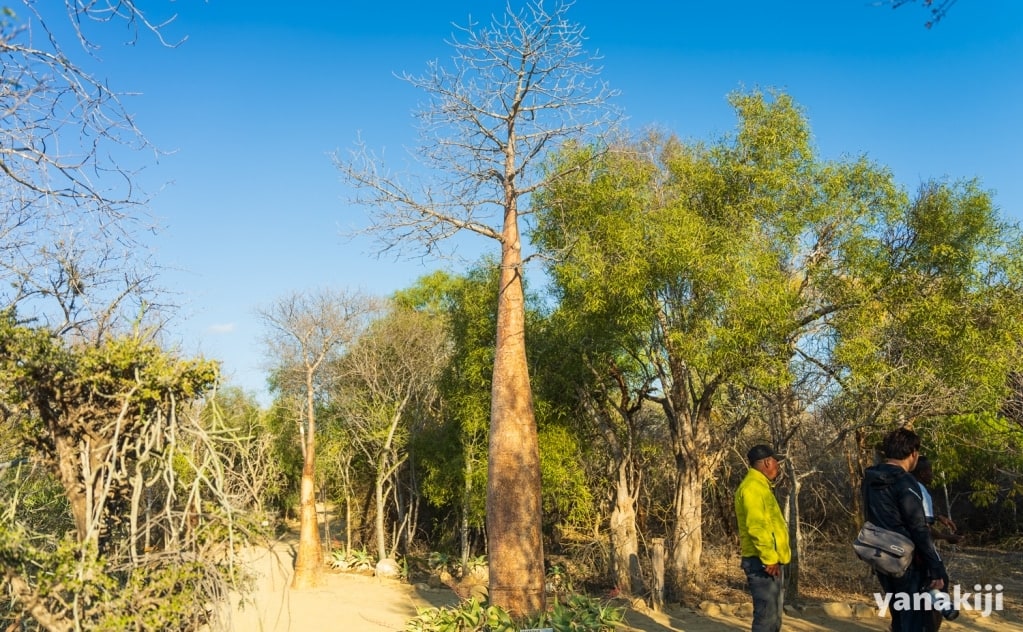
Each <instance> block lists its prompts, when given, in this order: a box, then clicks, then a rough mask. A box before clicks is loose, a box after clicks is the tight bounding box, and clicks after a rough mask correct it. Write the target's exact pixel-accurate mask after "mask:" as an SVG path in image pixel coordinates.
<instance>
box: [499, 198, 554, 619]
mask: <svg viewBox="0 0 1023 632" xmlns="http://www.w3.org/2000/svg"><path fill="white" fill-rule="evenodd" d="M505 219H506V221H505V232H504V234H503V240H502V244H501V276H500V289H499V291H498V306H497V341H496V343H497V345H496V351H495V357H494V377H493V380H494V382H493V387H492V391H491V398H492V399H491V411H490V454H489V463H488V477H487V531H488V538H487V540H488V545H489V551H488V557H489V563H490V601H491V603H493V604H495V605H498V606H501V607H503V608H505V609H506V610H508V611H510V612H512V613H514V614H515V615H528V614H533V613H535V612H538V611H540V610H542V609H543V608H544V605H545V595H544V570H543V539H542V533H541V503H540V452H539V447H538V439H537V430H536V421H535V418H534V416H533V397H532V391H531V389H530V384H529V370H528V365H527V363H526V340H525V296H524V289H523V286H522V252H521V245H520V243H519V235H518V227H517V226H516V223H515V207H514V204H510V205H509V206H508V208H507V209H506V218H505Z"/></svg>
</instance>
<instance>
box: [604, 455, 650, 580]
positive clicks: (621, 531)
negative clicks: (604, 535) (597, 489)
mask: <svg viewBox="0 0 1023 632" xmlns="http://www.w3.org/2000/svg"><path fill="white" fill-rule="evenodd" d="M611 574H612V578H613V580H614V582H615V586H617V587H618V589H619V590H620V591H622V592H624V593H626V594H629V595H642V594H643V593H645V592H646V586H645V583H644V582H643V573H642V572H641V569H640V565H639V531H638V529H637V528H636V497H635V495H634V494H633V492H632V490H630V486H629V476H628V468H627V466H626V464H625V463H620V464H619V465H618V480H617V483H616V485H615V505H614V508H613V509H612V510H611Z"/></svg>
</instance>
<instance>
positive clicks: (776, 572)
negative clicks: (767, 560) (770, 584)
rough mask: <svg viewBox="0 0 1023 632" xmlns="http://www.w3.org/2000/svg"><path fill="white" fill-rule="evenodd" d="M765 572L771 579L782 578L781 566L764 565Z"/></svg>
mask: <svg viewBox="0 0 1023 632" xmlns="http://www.w3.org/2000/svg"><path fill="white" fill-rule="evenodd" d="M764 572H765V573H767V574H768V575H770V576H771V577H781V564H764Z"/></svg>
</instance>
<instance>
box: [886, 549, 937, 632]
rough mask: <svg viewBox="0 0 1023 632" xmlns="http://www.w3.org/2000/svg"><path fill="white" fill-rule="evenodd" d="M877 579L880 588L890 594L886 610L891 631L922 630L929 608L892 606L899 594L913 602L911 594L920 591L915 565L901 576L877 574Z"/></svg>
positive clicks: (920, 578) (929, 613) (914, 631)
mask: <svg viewBox="0 0 1023 632" xmlns="http://www.w3.org/2000/svg"><path fill="white" fill-rule="evenodd" d="M877 579H878V581H879V582H881V590H883V591H884V592H886V593H888V594H890V595H891V600H890V601H889V602H888V612H889V614H890V615H891V617H892V632H922V631H923V630H925V629H926V628H925V627H924V626H925V624H926V622H927V621H928V620H930V619H931V615H932V613H931V611H930V610H905V609H902V608H895V607H893V606H894V605H895V604H896V603H897V601H898V599H899V595H900V594H905V595H908V596H909V603H913V595H914V594H915V593H918V592H920V587H921V585H922V583H923V581H922V580H923V578H922V576H921V573H920V569H918V568H917V567H916V566H915V565H914V566H910V567H909V570H908V571H906V574H905V575H903V576H902V577H898V578H895V577H890V576H888V575H881V574H878V576H877Z"/></svg>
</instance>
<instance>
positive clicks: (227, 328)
mask: <svg viewBox="0 0 1023 632" xmlns="http://www.w3.org/2000/svg"><path fill="white" fill-rule="evenodd" d="M234 329H235V324H234V323H223V324H219V325H210V327H209V329H207V330H206V331H208V332H209V333H211V334H230V333H234Z"/></svg>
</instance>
